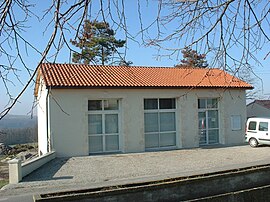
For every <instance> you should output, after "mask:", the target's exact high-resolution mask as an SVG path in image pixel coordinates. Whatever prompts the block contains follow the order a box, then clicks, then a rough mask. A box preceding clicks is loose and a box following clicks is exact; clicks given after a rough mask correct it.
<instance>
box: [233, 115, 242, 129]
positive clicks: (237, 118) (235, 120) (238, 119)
mask: <svg viewBox="0 0 270 202" xmlns="http://www.w3.org/2000/svg"><path fill="white" fill-rule="evenodd" d="M238 123H239V125H238V127H237V126H236V125H237V124H238ZM231 129H232V131H239V130H242V116H241V115H231Z"/></svg>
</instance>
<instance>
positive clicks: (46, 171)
mask: <svg viewBox="0 0 270 202" xmlns="http://www.w3.org/2000/svg"><path fill="white" fill-rule="evenodd" d="M68 160H69V158H55V159H54V160H52V161H50V162H48V163H46V164H45V165H43V166H41V167H40V168H39V169H37V170H36V171H34V172H32V173H30V174H29V175H27V176H25V177H24V178H23V180H22V182H33V181H45V180H63V179H73V176H61V177H55V174H56V173H57V171H59V169H61V167H62V166H63V165H64V164H65V163H66V162H67V161H68Z"/></svg>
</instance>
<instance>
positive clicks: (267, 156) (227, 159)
mask: <svg viewBox="0 0 270 202" xmlns="http://www.w3.org/2000/svg"><path fill="white" fill-rule="evenodd" d="M262 164H270V147H269V146H267V147H258V148H251V147H250V146H248V145H244V146H232V147H220V148H197V149H182V150H174V151H164V152H146V153H134V154H116V155H105V156H104V155H103V156H88V157H73V158H57V159H55V160H53V161H51V162H50V163H48V164H46V165H44V166H43V167H41V168H40V169H39V170H37V171H35V172H34V173H32V174H30V175H29V176H27V177H25V178H24V179H23V182H21V183H19V184H16V185H7V186H5V187H4V188H3V189H2V190H1V191H0V196H2V197H5V196H10V195H13V196H16V195H19V194H22V193H25V194H34V193H45V192H55V191H66V190H73V189H84V188H92V187H101V186H111V185H117V184H122V183H124V184H126V183H130V182H143V181H147V180H161V179H165V178H170V177H181V176H191V175H197V174H204V173H209V172H216V171H223V170H228V169H235V168H241V167H248V166H254V165H262ZM0 201H1V197H0Z"/></svg>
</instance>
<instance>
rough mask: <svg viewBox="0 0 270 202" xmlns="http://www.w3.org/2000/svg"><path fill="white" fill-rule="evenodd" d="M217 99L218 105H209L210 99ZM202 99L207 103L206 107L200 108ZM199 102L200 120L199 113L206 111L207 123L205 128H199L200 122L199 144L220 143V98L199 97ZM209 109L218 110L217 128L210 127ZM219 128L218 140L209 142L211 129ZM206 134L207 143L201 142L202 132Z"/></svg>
mask: <svg viewBox="0 0 270 202" xmlns="http://www.w3.org/2000/svg"><path fill="white" fill-rule="evenodd" d="M213 99H215V100H216V107H213V108H211V107H209V106H208V100H213ZM200 100H204V103H205V107H201V108H200ZM197 103H198V107H197V109H198V121H200V120H199V113H202V112H204V113H205V123H204V128H199V123H198V134H199V145H213V144H219V141H220V113H219V98H218V97H199V98H198V99H197ZM209 111H217V113H218V115H217V118H218V127H217V128H209ZM214 130H217V131H218V137H217V138H218V141H217V142H215V143H209V131H210V132H211V131H214ZM204 132H205V135H206V142H205V143H201V141H200V139H201V134H204Z"/></svg>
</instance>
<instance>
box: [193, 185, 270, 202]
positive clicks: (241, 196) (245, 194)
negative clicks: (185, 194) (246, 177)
mask: <svg viewBox="0 0 270 202" xmlns="http://www.w3.org/2000/svg"><path fill="white" fill-rule="evenodd" d="M269 199H270V185H266V186H262V187H256V188H253V189H245V190H241V191H237V192H230V193H226V194H219V195H216V196H209V197H204V198H198V199H194V200H189V201H188V202H197V201H200V202H203V201H205V202H207V201H209V202H222V201H224V202H246V201H269Z"/></svg>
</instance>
